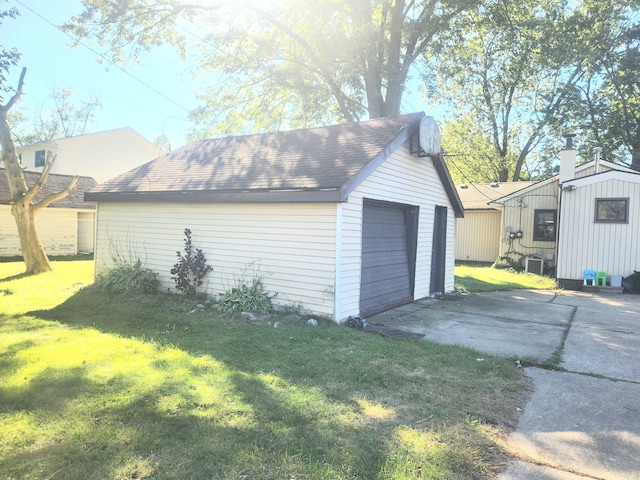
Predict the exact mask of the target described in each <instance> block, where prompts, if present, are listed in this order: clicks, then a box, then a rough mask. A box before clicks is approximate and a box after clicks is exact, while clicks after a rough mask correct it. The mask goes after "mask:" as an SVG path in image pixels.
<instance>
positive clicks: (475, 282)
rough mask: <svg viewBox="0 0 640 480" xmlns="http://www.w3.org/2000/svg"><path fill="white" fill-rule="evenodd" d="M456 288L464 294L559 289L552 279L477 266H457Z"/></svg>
mask: <svg viewBox="0 0 640 480" xmlns="http://www.w3.org/2000/svg"><path fill="white" fill-rule="evenodd" d="M455 286H456V290H458V291H462V292H495V291H498V290H513V289H518V288H527V289H534V290H550V289H554V288H557V285H556V282H555V280H554V279H553V278H551V277H546V276H541V275H534V274H532V273H525V272H515V271H513V270H511V269H504V268H493V267H485V266H477V265H456V267H455Z"/></svg>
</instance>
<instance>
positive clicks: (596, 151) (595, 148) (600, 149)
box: [593, 147, 602, 173]
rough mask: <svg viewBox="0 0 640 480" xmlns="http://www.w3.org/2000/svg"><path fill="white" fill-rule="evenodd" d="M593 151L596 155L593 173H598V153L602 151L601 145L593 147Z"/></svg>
mask: <svg viewBox="0 0 640 480" xmlns="http://www.w3.org/2000/svg"><path fill="white" fill-rule="evenodd" d="M593 153H594V154H595V156H596V171H595V173H600V154H601V153H602V147H594V148H593Z"/></svg>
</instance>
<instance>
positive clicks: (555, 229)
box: [533, 208, 558, 242]
mask: <svg viewBox="0 0 640 480" xmlns="http://www.w3.org/2000/svg"><path fill="white" fill-rule="evenodd" d="M548 213H552V214H553V236H552V237H551V238H549V237H546V236H545V235H541V234H539V232H538V230H539V229H538V226H541V225H542V223H540V222H539V221H538V218H539V216H540V215H543V214H548ZM557 232H558V210H557V209H555V208H537V209H535V210H534V212H533V241H534V242H555V241H556V235H557Z"/></svg>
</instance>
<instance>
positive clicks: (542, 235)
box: [533, 210, 556, 242]
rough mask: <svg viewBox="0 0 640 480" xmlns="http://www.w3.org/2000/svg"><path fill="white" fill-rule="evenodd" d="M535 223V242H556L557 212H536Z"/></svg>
mask: <svg viewBox="0 0 640 480" xmlns="http://www.w3.org/2000/svg"><path fill="white" fill-rule="evenodd" d="M533 223H534V225H533V239H534V240H538V241H541V242H555V240H556V210H536V211H535V214H534V222H533Z"/></svg>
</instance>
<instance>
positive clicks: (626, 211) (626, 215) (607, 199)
mask: <svg viewBox="0 0 640 480" xmlns="http://www.w3.org/2000/svg"><path fill="white" fill-rule="evenodd" d="M601 202H624V218H623V219H620V218H610V219H609V218H600V216H599V213H600V212H599V209H598V207H599V205H600V203H601ZM593 221H594V223H616V224H628V223H629V197H600V198H596V199H595V203H594V212H593Z"/></svg>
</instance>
